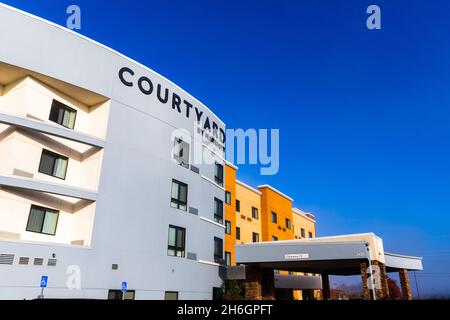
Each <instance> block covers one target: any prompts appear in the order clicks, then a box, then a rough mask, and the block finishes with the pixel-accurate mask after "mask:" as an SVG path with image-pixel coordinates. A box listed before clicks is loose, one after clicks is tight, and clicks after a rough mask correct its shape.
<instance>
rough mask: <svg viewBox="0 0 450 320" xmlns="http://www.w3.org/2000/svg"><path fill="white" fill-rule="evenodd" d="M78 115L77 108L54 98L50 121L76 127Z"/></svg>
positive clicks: (70, 127)
mask: <svg viewBox="0 0 450 320" xmlns="http://www.w3.org/2000/svg"><path fill="white" fill-rule="evenodd" d="M76 117H77V111H76V110H75V109H72V108H70V107H69V106H66V105H65V104H64V103H61V102H59V101H57V100H53V102H52V107H51V109H50V117H49V120H50V121H53V122H56V123H57V124H60V125H62V126H64V127H66V128H69V129H73V127H75V118H76Z"/></svg>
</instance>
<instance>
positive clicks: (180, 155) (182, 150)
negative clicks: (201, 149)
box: [173, 138, 189, 168]
mask: <svg viewBox="0 0 450 320" xmlns="http://www.w3.org/2000/svg"><path fill="white" fill-rule="evenodd" d="M174 143H175V144H174V146H173V158H174V160H175V162H177V163H178V164H179V165H180V166H182V167H185V168H189V144H188V143H187V142H185V141H183V139H181V138H175V141H174Z"/></svg>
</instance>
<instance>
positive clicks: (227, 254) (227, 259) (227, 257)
mask: <svg viewBox="0 0 450 320" xmlns="http://www.w3.org/2000/svg"><path fill="white" fill-rule="evenodd" d="M225 264H226V265H227V266H231V253H230V252H228V251H225Z"/></svg>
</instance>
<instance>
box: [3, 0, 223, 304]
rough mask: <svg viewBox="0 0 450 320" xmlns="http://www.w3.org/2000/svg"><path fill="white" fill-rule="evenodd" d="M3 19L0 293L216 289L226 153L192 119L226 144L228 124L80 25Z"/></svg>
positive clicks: (141, 293)
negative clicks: (199, 156)
mask: <svg viewBox="0 0 450 320" xmlns="http://www.w3.org/2000/svg"><path fill="white" fill-rule="evenodd" d="M0 26H1V28H0V30H1V31H0V43H2V45H1V50H0V274H1V275H2V276H1V279H0V299H34V298H37V297H38V295H40V288H39V286H40V281H41V276H43V275H46V276H48V286H47V288H45V290H44V297H45V298H93V299H106V298H108V297H109V298H122V293H121V286H122V282H127V286H128V291H127V294H126V295H125V298H127V299H134V298H135V299H164V298H167V299H173V298H179V299H211V298H212V296H213V292H214V290H215V289H214V288H220V287H221V286H222V283H223V279H222V278H223V277H221V271H220V270H221V268H220V265H221V264H222V262H223V261H222V258H223V257H222V255H223V246H224V229H225V226H224V225H223V222H222V218H221V217H220V214H221V212H223V210H222V209H221V208H223V202H224V200H225V199H224V198H225V192H224V188H223V170H224V169H223V168H224V160H223V158H224V151H223V148H221V147H220V146H217V143H216V144H208V143H206V142H205V141H204V139H199V137H198V134H196V132H195V131H196V129H197V128H196V127H195V126H194V124H196V123H197V121H199V122H200V125H201V128H202V129H204V130H205V132H206V133H205V134H207V133H208V132H209V134H211V135H215V134H216V133H217V136H218V139H216V140H217V141H219V142H220V140H221V139H220V136H219V133H221V132H224V129H225V126H224V124H223V122H222V121H221V120H220V119H219V118H218V117H217V116H216V115H214V114H213V113H212V112H211V111H210V110H209V109H208V108H207V107H206V106H205V105H203V104H202V103H201V102H199V101H198V100H196V99H195V98H194V97H192V96H191V95H189V94H188V93H187V92H185V91H184V90H182V89H181V88H179V87H178V86H176V85H175V84H173V83H172V82H170V81H169V80H167V79H165V78H164V77H162V76H160V75H159V74H157V73H155V72H154V71H152V70H150V69H148V68H146V67H144V66H142V65H140V64H138V63H136V62H134V61H132V60H130V59H128V58H126V57H124V56H123V55H121V54H119V53H117V52H115V51H113V50H111V49H109V48H107V47H105V46H103V45H100V44H98V43H96V42H94V41H92V40H90V39H87V38H85V37H83V36H81V35H79V34H77V33H75V32H71V31H69V30H67V29H65V28H63V27H60V26H58V25H55V24H52V23H50V22H48V21H45V20H42V19H40V18H37V17H35V16H32V15H29V14H26V13H24V12H21V11H18V10H15V9H13V8H11V7H8V6H5V5H0ZM179 129H183V130H179ZM194 144H196V145H200V148H201V149H203V150H202V151H203V152H205V153H208V154H209V156H210V157H211V158H213V160H214V162H213V163H211V164H207V163H200V164H197V165H193V164H191V163H190V160H189V159H190V156H189V151H191V152H192V149H193V145H194ZM186 275H189V276H186ZM77 287H79V288H80V289H77Z"/></svg>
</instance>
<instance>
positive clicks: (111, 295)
mask: <svg viewBox="0 0 450 320" xmlns="http://www.w3.org/2000/svg"><path fill="white" fill-rule="evenodd" d="M134 296H135V291H134V290H128V291H126V292H125V296H124V295H123V293H122V291H121V290H108V300H122V299H123V300H134Z"/></svg>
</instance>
